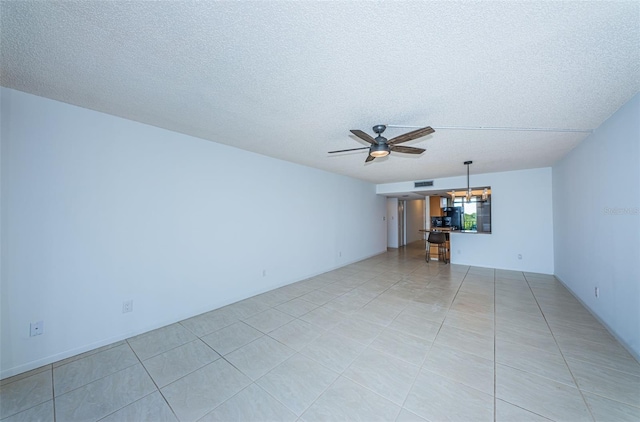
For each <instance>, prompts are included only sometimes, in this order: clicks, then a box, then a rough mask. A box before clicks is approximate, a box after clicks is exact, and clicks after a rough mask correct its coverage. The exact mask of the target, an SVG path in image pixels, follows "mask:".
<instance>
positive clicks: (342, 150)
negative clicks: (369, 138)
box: [328, 147, 369, 154]
mask: <svg viewBox="0 0 640 422" xmlns="http://www.w3.org/2000/svg"><path fill="white" fill-rule="evenodd" d="M360 149H369V147H362V148H350V149H341V150H338V151H329V152H328V154H334V153H336V152H347V151H358V150H360Z"/></svg>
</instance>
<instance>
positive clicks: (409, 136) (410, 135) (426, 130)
mask: <svg viewBox="0 0 640 422" xmlns="http://www.w3.org/2000/svg"><path fill="white" fill-rule="evenodd" d="M433 132H435V130H433V128H432V127H431V126H427V127H423V128H422V129H416V130H412V131H411V132H407V133H405V134H404V135H400V136H396V137H395V138H393V139H391V140H390V141H389V142H387V143H388V144H389V145H395V144H399V143H402V142H407V141H412V140H414V139H418V138H421V137H423V136H426V135H429V134H430V133H433Z"/></svg>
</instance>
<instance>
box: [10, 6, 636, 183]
mask: <svg viewBox="0 0 640 422" xmlns="http://www.w3.org/2000/svg"><path fill="white" fill-rule="evenodd" d="M1 23H2V27H1V31H2V32H1V36H2V44H1V56H0V59H1V65H2V74H1V79H0V83H1V84H2V85H3V86H6V87H9V88H14V89H18V90H21V91H25V92H29V93H32V94H36V95H40V96H43V97H47V98H52V99H55V100H59V101H63V102H67V103H70V104H75V105H78V106H81V107H86V108H90V109H94V110H99V111H102V112H105V113H110V114H113V115H117V116H122V117H125V118H128V119H132V120H136V121H140V122H144V123H148V124H151V125H155V126H159V127H163V128H166V129H170V130H174V131H177V132H182V133H186V134H190V135H193V136H198V137H201V138H205V139H209V140H211V141H215V142H219V143H223V144H228V145H233V146H236V147H238V148H242V149H245V150H249V151H254V152H257V153H260V154H265V155H268V156H272V157H277V158H281V159H283V160H287V161H292V162H296V163H300V164H304V165H308V166H312V167H316V168H320V169H324V170H327V171H331V172H335V173H340V174H345V175H349V176H353V177H356V178H359V179H363V180H367V181H371V182H374V183H386V182H397V181H408V180H423V179H431V178H439V177H447V176H455V175H463V174H466V167H465V166H464V165H463V164H462V163H463V161H465V160H473V162H474V163H473V165H472V168H471V171H472V173H484V172H495V171H507V170H515V169H523V168H534V167H543V166H549V165H552V164H553V163H554V162H555V161H556V160H558V159H559V158H560V157H562V156H563V155H565V154H566V153H567V152H568V151H569V150H571V149H572V148H573V147H574V146H575V145H577V144H578V143H579V142H580V141H581V140H583V139H584V138H585V137H586V136H587V135H588V133H585V132H552V131H542V132H539V131H486V130H450V129H438V128H440V127H452V126H453V127H461V126H464V127H526V128H561V129H578V130H592V129H595V128H597V127H598V126H599V125H600V124H601V123H602V122H603V121H604V120H606V119H607V117H609V116H610V115H611V114H612V113H614V112H615V111H616V110H617V109H618V108H619V107H620V106H621V105H622V104H624V103H625V102H626V101H627V100H629V99H630V98H631V97H632V96H633V95H634V94H635V93H636V92H637V91H638V90H639V88H640V30H639V29H640V2H638V1H628V2H625V1H617V2H601V1H597V2H587V1H580V2H568V1H557V2H546V1H545V2H537V1H533V2H511V1H508V2H473V3H472V2H427V1H420V2H395V1H394V2H392V1H389V2H353V1H344V2H342V1H340V2H312V1H293V2H283V1H278V2H275V1H264V2H106V1H102V2H87V1H80V2H65V3H59V2H14V1H2V3H1ZM375 124H394V125H407V126H427V125H430V126H432V127H434V128H436V133H434V134H433V135H429V136H427V137H424V138H421V139H418V140H415V141H412V142H408V143H406V144H403V145H407V146H416V147H422V148H426V149H427V152H426V153H424V154H422V155H420V156H409V155H405V154H398V153H396V154H392V155H391V156H389V157H387V158H384V159H376V160H375V161H373V162H372V163H368V164H366V165H365V164H364V159H365V157H366V152H364V151H358V152H354V153H345V154H341V155H329V154H327V151H330V150H336V149H346V148H356V147H359V146H364V143H363V142H361V141H359V140H358V139H357V138H355V137H353V136H352V135H350V133H349V129H361V130H364V131H366V132H368V133H370V134H372V131H371V127H372V126H373V125H375ZM409 130H411V129H400V128H393V129H387V131H386V132H385V135H386V136H387V137H388V138H391V137H393V136H396V135H399V134H402V133H404V132H407V131H409Z"/></svg>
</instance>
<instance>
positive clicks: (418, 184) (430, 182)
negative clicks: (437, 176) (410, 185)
mask: <svg viewBox="0 0 640 422" xmlns="http://www.w3.org/2000/svg"><path fill="white" fill-rule="evenodd" d="M429 186H433V180H425V181H424V182H414V187H416V188H426V187H429Z"/></svg>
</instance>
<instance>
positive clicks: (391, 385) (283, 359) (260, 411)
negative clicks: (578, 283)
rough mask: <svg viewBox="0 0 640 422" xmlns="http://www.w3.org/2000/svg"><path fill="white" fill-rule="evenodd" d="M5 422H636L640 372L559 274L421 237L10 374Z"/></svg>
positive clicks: (2, 404) (2, 406)
mask: <svg viewBox="0 0 640 422" xmlns="http://www.w3.org/2000/svg"><path fill="white" fill-rule="evenodd" d="M54 417H55V419H54ZM0 418H1V419H2V421H3V422H4V421H36V420H42V421H53V420H55V421H57V422H63V421H98V420H99V421H176V420H179V421H267V420H273V421H309V422H310V421H317V420H336V421H353V420H360V421H376V420H379V421H398V422H400V421H432V422H436V421H445V420H453V421H494V420H495V421H545V420H554V421H593V420H596V421H626V420H629V421H637V420H640V365H639V364H638V362H637V361H636V360H635V359H634V358H633V357H632V356H631V355H630V354H629V353H628V352H627V351H626V350H625V349H624V348H623V347H622V346H621V345H620V344H619V343H618V342H617V341H616V340H615V339H614V338H613V337H612V336H611V335H610V334H609V333H608V332H607V331H606V330H605V329H604V328H603V327H602V326H601V325H600V324H599V323H598V322H597V321H596V320H595V319H594V317H593V316H592V315H591V314H590V313H589V312H588V311H587V310H586V309H585V308H584V307H583V306H582V305H581V304H580V303H579V302H578V301H577V300H576V299H575V298H574V297H573V296H572V295H571V294H570V293H569V292H568V291H567V290H566V289H565V288H564V287H563V286H562V285H561V284H560V283H558V281H557V280H555V279H554V277H553V276H549V275H541V274H530V273H522V272H515V271H503V270H494V269H488V268H476V267H467V266H458V265H445V264H442V263H439V262H437V261H432V262H430V263H426V262H425V261H424V243H420V242H418V243H416V244H412V245H410V246H409V247H407V248H401V249H399V250H392V251H389V252H387V253H385V254H382V255H378V256H376V257H373V258H370V259H367V260H364V261H361V262H357V263H355V264H351V265H348V266H346V267H343V268H340V269H337V270H335V271H331V272H328V273H325V274H322V275H319V276H316V277H313V278H310V279H308V280H304V281H301V282H298V283H295V284H291V285H289V286H285V287H282V288H279V289H276V290H273V291H270V292H267V293H264V294H261V295H258V296H254V297H252V298H249V299H246V300H243V301H241V302H237V303H235V304H232V305H229V306H227V307H224V308H220V309H217V310H214V311H211V312H208V313H205V314H202V315H199V316H196V317H193V318H191V319H188V320H185V321H181V322H179V323H176V324H173V325H170V326H167V327H164V328H161V329H158V330H155V331H152V332H149V333H145V334H142V335H139V336H136V337H133V338H130V339H128V340H126V341H122V342H118V343H115V344H112V345H109V346H107V347H103V348H101V349H98V350H94V351H91V352H88V353H85V354H82V355H79V356H75V357H73V358H69V359H66V360H64V361H60V362H57V363H54V364H52V365H46V366H44V367H42V368H39V369H36V370H34V371H30V372H28V373H25V374H22V375H18V376H15V377H13V378H9V379H6V380H3V381H2V386H1V387H0Z"/></svg>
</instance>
